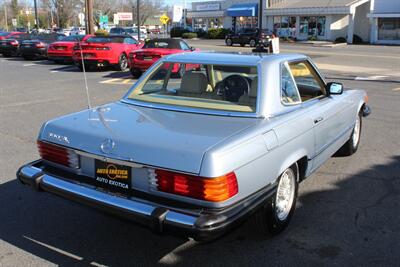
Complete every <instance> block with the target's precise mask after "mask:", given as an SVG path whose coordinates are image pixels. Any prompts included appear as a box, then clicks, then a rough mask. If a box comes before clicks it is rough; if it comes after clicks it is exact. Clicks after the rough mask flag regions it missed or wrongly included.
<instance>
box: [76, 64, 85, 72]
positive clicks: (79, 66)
mask: <svg viewBox="0 0 400 267" xmlns="http://www.w3.org/2000/svg"><path fill="white" fill-rule="evenodd" d="M76 66H77V67H78V69H79V70H80V71H83V65H82V63H78V64H76Z"/></svg>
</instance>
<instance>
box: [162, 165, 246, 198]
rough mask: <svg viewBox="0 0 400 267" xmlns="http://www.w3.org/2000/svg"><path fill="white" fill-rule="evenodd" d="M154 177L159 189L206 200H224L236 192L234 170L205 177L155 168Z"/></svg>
mask: <svg viewBox="0 0 400 267" xmlns="http://www.w3.org/2000/svg"><path fill="white" fill-rule="evenodd" d="M155 178H156V179H155V182H156V185H157V189H158V190H159V191H163V192H167V193H171V194H177V195H182V196H186V197H191V198H196V199H201V200H206V201H212V202H220V201H224V200H227V199H228V198H230V197H232V196H234V195H236V194H237V192H238V185H237V179H236V175H235V173H234V172H231V173H228V174H226V175H224V176H221V177H216V178H205V177H200V176H194V175H187V174H181V173H175V172H170V171H164V170H156V171H155Z"/></svg>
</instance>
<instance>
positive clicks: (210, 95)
mask: <svg viewBox="0 0 400 267" xmlns="http://www.w3.org/2000/svg"><path fill="white" fill-rule="evenodd" d="M146 78H147V79H145V80H144V81H143V82H141V83H140V84H138V85H137V87H136V88H135V89H134V90H133V91H132V92H131V93H130V94H129V96H128V98H129V99H133V100H138V101H143V102H149V103H152V104H153V103H156V104H164V105H168V106H181V107H192V108H200V109H209V110H223V111H234V112H246V113H254V112H255V111H256V102H257V94H258V79H257V67H254V66H237V65H206V64H196V63H191V64H189V63H174V62H164V63H161V64H160V65H159V66H158V67H157V68H156V69H155V70H154V71H153V72H152V73H151V74H149V76H148V77H146Z"/></svg>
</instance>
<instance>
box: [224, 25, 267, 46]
mask: <svg viewBox="0 0 400 267" xmlns="http://www.w3.org/2000/svg"><path fill="white" fill-rule="evenodd" d="M272 36H273V34H272V32H269V31H267V30H262V32H261V35H260V34H259V29H255V28H243V29H240V30H239V31H238V32H237V33H232V34H228V35H227V36H226V37H225V43H226V45H228V46H231V45H233V44H240V45H241V46H245V45H246V44H248V45H250V46H251V47H255V46H256V45H257V44H258V43H261V44H262V45H264V46H265V47H267V46H269V44H270V42H271V38H272Z"/></svg>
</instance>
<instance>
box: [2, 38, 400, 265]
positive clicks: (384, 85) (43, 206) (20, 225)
mask: <svg viewBox="0 0 400 267" xmlns="http://www.w3.org/2000/svg"><path fill="white" fill-rule="evenodd" d="M190 44H191V45H193V46H196V47H199V48H201V49H202V50H207V49H209V50H219V51H250V48H240V47H232V48H227V47H225V46H223V43H222V41H190ZM211 48H214V49H211ZM282 51H283V52H285V51H286V52H303V53H306V54H308V55H309V56H310V57H311V58H313V59H314V60H315V62H316V63H317V64H318V65H321V66H324V64H325V67H323V68H322V67H321V68H322V72H323V74H324V75H325V76H326V77H327V78H328V80H330V81H331V80H335V81H338V82H342V83H343V84H344V85H345V87H348V88H361V89H364V90H366V91H367V93H368V95H369V99H370V102H369V104H370V106H371V108H372V111H373V113H372V114H371V115H370V116H369V117H367V118H365V119H364V121H363V125H362V127H363V128H362V137H361V145H360V147H359V150H358V152H357V153H356V154H355V155H353V156H351V157H346V158H341V157H334V158H331V159H330V160H329V161H328V162H327V163H325V164H324V165H323V166H322V168H320V169H319V170H318V171H317V172H316V173H315V174H313V175H312V176H311V177H309V178H308V179H307V180H305V181H304V182H303V183H302V184H301V185H300V192H299V199H298V203H297V208H296V211H295V214H294V217H293V220H292V222H291V224H290V226H289V227H288V229H287V230H286V231H285V232H283V233H282V234H281V235H279V236H276V237H273V238H272V237H266V236H263V235H261V234H260V233H259V232H258V231H257V228H256V225H255V223H254V222H253V220H251V219H250V220H248V221H247V222H245V223H244V224H243V225H242V226H240V227H239V228H237V229H236V230H234V231H232V232H231V233H229V234H227V235H226V236H224V237H222V238H221V239H218V240H216V241H214V242H211V243H197V242H195V241H193V240H186V239H181V238H175V237H172V236H158V235H154V234H152V233H151V232H150V231H148V230H147V229H144V228H141V227H139V226H136V225H133V224H131V223H129V222H126V221H122V220H119V219H116V218H114V217H111V216H108V215H105V214H102V213H99V212H97V211H95V210H92V209H89V208H87V207H84V206H80V205H78V204H75V203H73V202H69V201H66V200H63V199H60V198H57V197H55V196H52V195H50V194H47V193H37V192H34V191H33V190H31V189H30V188H28V187H26V186H22V185H21V184H20V183H19V182H18V181H17V180H16V178H15V172H16V170H17V169H18V168H19V167H20V166H21V165H22V164H24V163H26V162H29V161H32V160H34V159H37V158H38V153H37V151H36V144H35V141H36V137H37V133H38V131H39V128H40V126H41V125H42V123H43V122H45V121H47V120H49V119H51V118H54V117H57V116H60V115H63V114H67V113H70V112H74V111H79V110H82V109H85V108H86V107H87V101H86V93H85V90H84V80H83V75H82V73H81V72H79V71H78V70H77V68H75V67H74V66H73V65H56V64H53V63H51V62H48V61H46V60H40V61H39V60H37V61H24V60H22V59H20V58H0V152H1V153H0V166H1V171H0V203H1V204H0V266H53V265H60V266H153V265H167V266H169V265H178V266H260V265H261V266H321V265H329V266H330V265H332V266H333V265H337V266H398V265H399V262H400V215H399V211H400V139H399V137H400V117H399V114H400V105H399V103H400V77H399V76H397V74H396V73H398V72H400V59H399V54H400V53H398V52H399V47H378V46H349V47H344V48H343V47H342V48H315V47H311V46H302V45H291V44H289V45H282ZM396 53H397V54H396ZM368 55H369V56H368ZM87 77H88V85H89V91H90V100H91V103H92V105H93V106H96V105H101V104H103V103H107V102H111V101H116V100H118V99H120V98H121V97H122V96H123V94H124V93H125V92H126V91H127V90H128V89H129V88H130V86H131V85H132V84H133V83H134V82H135V80H133V79H131V77H130V75H129V73H121V72H116V71H113V70H102V71H98V72H89V73H87Z"/></svg>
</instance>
